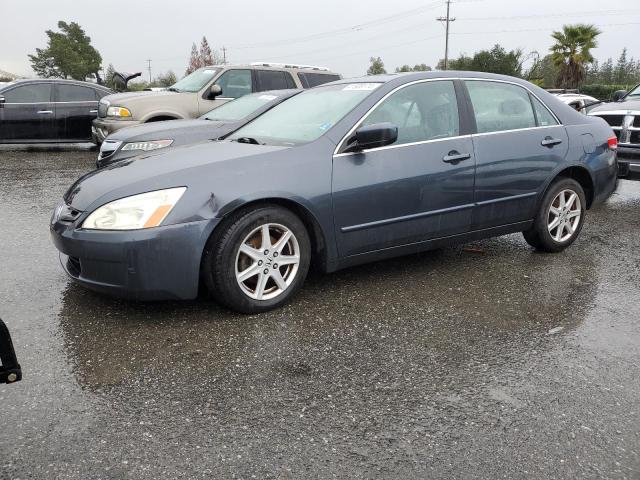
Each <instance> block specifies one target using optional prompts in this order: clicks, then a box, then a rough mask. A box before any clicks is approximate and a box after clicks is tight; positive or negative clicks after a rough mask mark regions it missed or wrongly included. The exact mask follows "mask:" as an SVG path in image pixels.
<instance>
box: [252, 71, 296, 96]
mask: <svg viewBox="0 0 640 480" xmlns="http://www.w3.org/2000/svg"><path fill="white" fill-rule="evenodd" d="M256 76H257V78H258V88H259V91H260V92H264V91H265V90H284V89H286V88H291V84H292V83H293V80H292V79H291V75H290V74H289V73H288V72H279V71H277V70H257V71H256ZM287 77H289V78H288V79H287Z"/></svg>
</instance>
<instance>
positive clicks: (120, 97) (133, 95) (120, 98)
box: [102, 91, 179, 105]
mask: <svg viewBox="0 0 640 480" xmlns="http://www.w3.org/2000/svg"><path fill="white" fill-rule="evenodd" d="M169 95H179V93H178V92H167V91H164V92H124V93H115V94H113V95H107V96H106V97H103V98H102V100H103V101H107V102H109V104H110V105H121V104H122V103H124V102H130V101H132V100H136V99H139V98H149V97H156V98H157V97H166V96H169Z"/></svg>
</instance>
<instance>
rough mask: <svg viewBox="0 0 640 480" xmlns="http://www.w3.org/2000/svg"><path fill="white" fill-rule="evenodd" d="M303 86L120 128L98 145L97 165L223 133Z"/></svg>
mask: <svg viewBox="0 0 640 480" xmlns="http://www.w3.org/2000/svg"><path fill="white" fill-rule="evenodd" d="M301 91H302V90H296V89H289V90H272V91H268V92H260V93H252V94H249V95H245V96H244V97H240V98H238V99H236V100H232V101H230V102H227V103H225V104H223V105H222V106H221V107H218V108H216V109H214V110H211V111H210V112H208V113H205V114H204V115H203V116H201V117H200V118H198V119H195V120H166V121H164V122H151V123H145V124H144V125H137V126H133V127H128V128H123V129H122V130H118V131H116V132H115V133H112V134H111V135H109V136H108V137H107V138H106V140H105V141H104V142H102V145H101V146H100V153H99V154H98V161H97V163H96V166H97V167H98V168H102V167H105V166H107V165H109V164H111V163H114V162H117V161H119V160H123V159H125V158H130V157H135V156H136V155H140V154H141V153H145V152H150V151H152V150H159V149H161V148H167V147H178V146H180V145H188V144H190V143H196V142H201V141H206V140H212V139H214V140H215V139H217V138H219V137H221V136H224V135H226V134H228V133H230V132H232V131H234V130H236V129H238V128H239V127H241V126H242V125H244V124H245V123H248V122H250V121H251V120H253V119H254V118H256V117H257V116H258V115H261V114H263V113H264V112H266V111H267V110H269V109H270V108H273V107H274V106H276V105H278V104H279V103H280V102H282V101H284V100H286V99H287V98H290V97H292V96H294V95H296V94H298V93H300V92H301Z"/></svg>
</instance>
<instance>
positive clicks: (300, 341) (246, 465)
mask: <svg viewBox="0 0 640 480" xmlns="http://www.w3.org/2000/svg"><path fill="white" fill-rule="evenodd" d="M95 156H96V153H95V152H92V151H88V150H86V149H81V150H78V149H62V150H41V149H40V150H36V151H35V152H31V151H13V150H12V149H7V148H4V149H2V148H0V218H1V219H2V228H1V229H0V251H1V254H0V255H1V257H0V259H1V260H0V316H1V317H2V318H3V319H4V320H5V321H6V322H7V323H8V325H9V327H10V329H11V331H12V334H13V336H14V342H15V344H16V348H17V353H18V355H19V357H20V361H21V363H22V366H23V370H24V380H23V381H22V382H21V383H19V384H15V385H10V386H0V479H2V480H5V479H28V478H29V479H30V478H34V479H136V480H138V479H173V478H180V479H182V478H184V479H200V478H207V479H212V478H215V479H218V478H258V479H264V478H281V479H306V478H334V477H335V478H385V479H396V478H397V479H408V478H458V479H460V478H487V479H496V478H510V479H511V478H640V377H639V375H640V281H639V280H640V248H639V247H640V182H636V183H632V182H622V183H621V184H620V187H619V189H618V193H617V194H615V195H614V196H613V197H612V198H611V199H610V200H609V201H608V203H607V204H605V205H603V206H601V207H598V208H597V209H595V210H592V211H590V212H589V213H588V216H587V220H586V224H585V226H584V229H583V231H582V234H581V237H580V238H579V239H578V241H577V242H576V243H575V244H574V245H573V246H572V247H571V248H570V249H569V250H567V251H566V252H564V253H561V254H557V255H545V254H538V253H535V252H534V251H532V250H531V249H530V248H529V247H528V246H527V245H526V244H525V242H524V241H523V239H522V238H521V236H520V235H510V236H506V237H501V238H497V239H491V240H486V241H481V242H474V243H473V244H471V245H467V246H461V247H454V248H447V249H442V250H438V251H435V252H430V253H425V254H422V255H419V256H409V257H403V258H399V259H394V260H390V261H385V262H379V263H375V264H370V265H366V266H362V267H357V268H352V269H349V270H345V271H341V272H337V273H335V274H331V275H320V274H312V275H311V277H310V278H309V280H308V281H307V283H306V284H305V287H304V288H303V290H302V292H301V294H300V295H298V296H297V297H296V298H295V300H294V301H293V302H292V303H291V304H290V305H288V306H287V307H285V308H283V309H281V310H277V311H274V312H270V313H267V314H262V315H257V316H248V317H247V316H242V315H237V314H232V313H229V312H228V311H225V310H223V309H221V308H219V307H218V306H217V305H216V304H214V303H212V302H211V301H209V300H206V299H200V300H198V301H194V302H185V303H155V304H137V303H128V302H125V301H121V300H116V299H112V298H108V297H104V296H100V295H98V294H94V293H91V292H88V291H85V290H83V289H82V288H80V287H78V286H76V285H74V284H72V283H70V281H69V280H67V278H66V276H65V274H64V273H63V271H62V269H61V267H60V265H59V263H58V258H57V254H56V250H55V248H54V247H53V245H52V244H51V242H50V240H49V234H48V222H49V217H50V214H51V210H52V208H53V207H54V206H55V205H56V204H57V203H58V202H59V201H60V200H61V195H62V194H63V192H64V191H65V189H66V188H67V187H68V186H69V184H70V183H71V182H72V181H73V180H75V179H76V178H77V177H79V176H80V175H81V174H83V173H84V172H86V171H88V170H89V169H90V168H91V167H92V165H93V162H94V161H95ZM469 246H471V247H473V248H472V249H469V248H468V247H469Z"/></svg>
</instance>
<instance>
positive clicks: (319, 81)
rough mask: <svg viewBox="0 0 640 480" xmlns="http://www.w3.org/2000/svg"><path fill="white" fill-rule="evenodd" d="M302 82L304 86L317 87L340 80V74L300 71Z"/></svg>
mask: <svg viewBox="0 0 640 480" xmlns="http://www.w3.org/2000/svg"><path fill="white" fill-rule="evenodd" d="M298 78H299V79H300V83H301V84H302V86H303V87H304V88H312V87H317V86H318V85H323V84H325V83H329V82H335V81H336V80H340V75H332V74H327V73H298Z"/></svg>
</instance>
